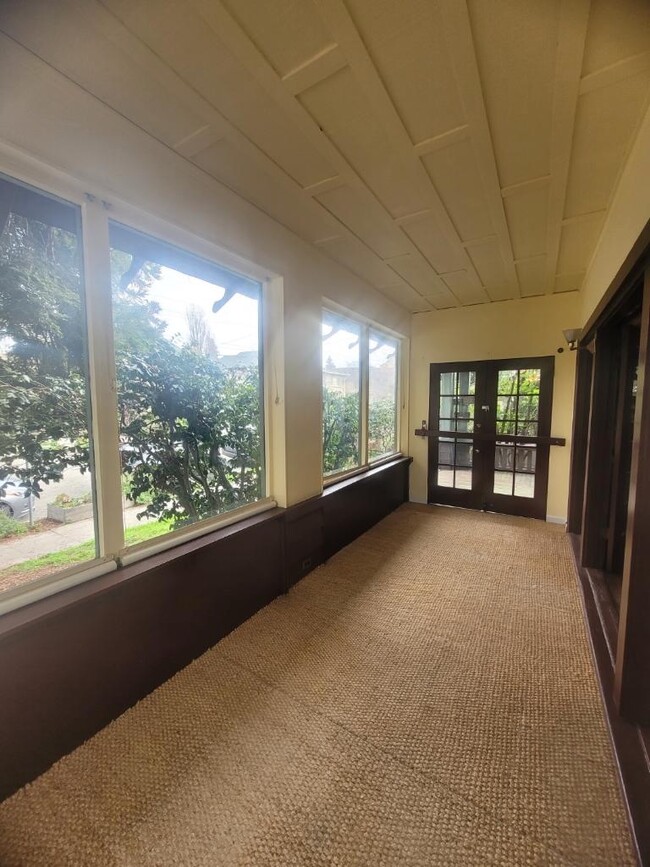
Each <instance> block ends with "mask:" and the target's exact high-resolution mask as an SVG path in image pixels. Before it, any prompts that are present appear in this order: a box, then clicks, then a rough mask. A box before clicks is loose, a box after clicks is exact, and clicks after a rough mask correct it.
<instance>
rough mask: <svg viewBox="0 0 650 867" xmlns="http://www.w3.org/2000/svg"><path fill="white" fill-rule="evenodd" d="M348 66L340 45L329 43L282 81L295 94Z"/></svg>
mask: <svg viewBox="0 0 650 867" xmlns="http://www.w3.org/2000/svg"><path fill="white" fill-rule="evenodd" d="M344 66H347V61H346V59H345V55H344V54H343V52H342V51H341V49H340V48H339V46H338V45H328V46H327V48H324V49H323V50H322V51H319V53H318V54H316V55H314V57H310V58H309V60H307V61H306V62H305V63H301V64H300V66H297V67H296V68H295V69H292V70H291V72H288V73H287V74H286V75H284V76H283V77H282V83H283V84H284V86H285V87H286V88H287V90H288V91H289V93H292V94H293V95H294V96H295V95H296V94H298V93H302V91H303V90H307V88H308V87H313V86H314V85H315V84H318V82H319V81H324V79H326V78H329V77H330V75H334V73H335V72H338V71H339V69H343V67H344Z"/></svg>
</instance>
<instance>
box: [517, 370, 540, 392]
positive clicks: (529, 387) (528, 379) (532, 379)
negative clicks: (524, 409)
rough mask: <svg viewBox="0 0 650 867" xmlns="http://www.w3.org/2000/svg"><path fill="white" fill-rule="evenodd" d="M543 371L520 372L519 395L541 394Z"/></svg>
mask: <svg viewBox="0 0 650 867" xmlns="http://www.w3.org/2000/svg"><path fill="white" fill-rule="evenodd" d="M541 375H542V371H541V370H539V368H536V369H534V370H533V369H531V370H520V371H519V393H520V394H539V383H540V378H541Z"/></svg>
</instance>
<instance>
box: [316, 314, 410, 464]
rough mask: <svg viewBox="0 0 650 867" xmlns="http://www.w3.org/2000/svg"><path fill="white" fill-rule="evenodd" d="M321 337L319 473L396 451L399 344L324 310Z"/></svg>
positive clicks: (375, 331) (373, 330) (392, 339)
mask: <svg viewBox="0 0 650 867" xmlns="http://www.w3.org/2000/svg"><path fill="white" fill-rule="evenodd" d="M322 335H323V337H322V340H323V347H322V361H323V472H324V474H325V475H332V474H334V473H339V472H342V471H344V470H349V469H354V468H355V467H358V466H360V465H362V464H363V463H365V462H367V461H373V460H377V459H378V458H380V457H383V456H384V455H389V454H392V453H394V452H395V451H397V415H398V414H397V355H398V347H399V344H398V341H397V340H396V339H395V338H392V337H389V336H388V335H386V334H383V333H382V332H380V331H377V330H375V329H369V328H368V327H367V326H365V325H362V324H361V323H359V322H355V321H354V320H352V319H348V318H347V317H344V316H341V315H340V314H337V313H333V312H331V311H328V310H326V311H324V312H323V324H322ZM362 362H363V363H362ZM362 377H366V379H365V382H366V386H365V388H364V389H362V387H361V384H362ZM362 392H363V393H364V394H366V395H367V400H366V402H365V404H364V402H363V401H362V399H361V394H362ZM362 418H364V419H365V425H364V427H365V429H366V430H367V440H366V441H365V442H361V430H362Z"/></svg>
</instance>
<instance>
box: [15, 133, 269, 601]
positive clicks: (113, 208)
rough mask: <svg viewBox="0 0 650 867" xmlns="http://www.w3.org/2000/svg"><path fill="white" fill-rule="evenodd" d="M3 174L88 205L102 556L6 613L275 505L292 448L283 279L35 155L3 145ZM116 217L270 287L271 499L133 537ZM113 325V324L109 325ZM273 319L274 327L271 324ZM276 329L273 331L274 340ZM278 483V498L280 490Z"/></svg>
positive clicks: (25, 594)
mask: <svg viewBox="0 0 650 867" xmlns="http://www.w3.org/2000/svg"><path fill="white" fill-rule="evenodd" d="M0 172H1V173H2V174H3V175H5V176H6V177H7V178H8V179H10V180H15V181H16V182H18V183H24V184H27V185H29V186H30V187H32V188H33V189H35V190H36V191H41V192H43V193H44V194H46V195H47V194H50V195H52V196H56V197H57V198H59V199H62V200H63V201H64V202H68V203H70V204H72V205H76V206H78V207H79V208H80V209H81V237H80V238H79V242H80V245H81V248H82V250H83V257H82V258H83V262H82V267H83V292H84V294H85V309H86V326H87V345H88V371H89V374H88V392H89V397H90V405H91V423H90V434H91V438H92V446H93V454H94V473H93V482H94V492H95V528H96V541H97V556H96V557H95V558H93V559H92V560H89V561H87V562H85V563H82V564H79V565H76V566H71V567H70V568H69V569H65V570H62V571H60V572H57V573H55V574H53V575H45V576H43V577H42V578H38V579H35V580H34V581H31V582H27V583H26V584H25V585H24V586H18V587H15V588H11V589H10V590H7V591H5V592H3V593H2V594H0V615H1V614H4V613H6V612H8V611H12V610H14V609H16V608H20V607H22V606H23V605H27V604H30V603H32V602H36V601H38V600H39V599H44V598H46V597H47V596H51V595H53V594H55V593H58V592H61V591H62V590H65V589H68V588H69V587H73V586H75V585H77V584H81V583H83V582H85V581H89V580H91V579H93V578H96V577H99V576H101V575H104V574H107V573H108V572H111V571H114V570H115V569H117V568H118V566H121V565H127V564H128V563H133V562H136V561H137V560H142V559H144V558H147V557H150V556H152V555H154V554H156V553H159V552H160V551H164V550H168V549H170V548H174V547H177V546H178V545H181V544H183V543H184V542H187V541H189V540H191V539H196V538H198V537H200V536H203V535H206V534H208V533H211V532H213V531H214V530H217V529H219V528H222V527H227V526H229V525H231V524H233V523H236V522H237V521H241V520H244V519H245V518H249V517H252V516H253V515H257V514H260V513H262V512H265V511H268V510H269V509H272V508H275V507H276V506H277V504H278V501H280V504H281V505H284V504H285V503H282V500H283V499H285V496H284V494H283V490H284V489H286V479H285V472H284V471H285V467H284V462H282V465H281V466H280V467H278V466H275V467H274V470H273V472H272V471H271V457H272V455H271V447H270V446H271V443H272V442H273V444H274V448H273V455H275V454H276V453H279V452H281V451H283V450H284V376H283V371H284V363H283V349H282V347H283V329H282V319H283V317H282V295H283V286H282V278H281V277H280V276H279V275H277V274H274V273H271V272H269V271H268V270H267V269H263V268H261V267H260V266H258V265H256V264H254V263H251V262H249V261H248V260H246V259H244V258H242V257H241V256H239V255H237V254H235V253H233V252H232V251H230V250H227V249H225V248H223V247H220V246H218V245H217V244H215V243H213V242H212V241H209V240H207V239H206V238H203V237H200V236H198V235H196V234H194V233H192V232H189V231H187V230H185V229H183V228H181V227H179V226H176V225H174V224H172V223H170V222H168V221H166V220H163V219H161V218H159V217H157V216H154V215H152V214H150V213H148V212H146V211H144V210H142V209H140V208H137V207H135V206H133V205H131V204H129V203H127V202H125V201H123V200H122V199H120V198H118V197H114V196H112V195H110V194H109V193H105V192H103V191H100V190H97V189H93V188H92V185H90V188H89V185H87V184H85V183H83V182H81V181H79V180H77V179H75V178H72V177H70V176H68V175H66V174H64V173H62V172H59V171H57V170H55V169H52V168H51V167H49V166H46V165H45V164H43V163H41V162H40V161H39V160H36V159H34V158H33V157H30V156H27V155H26V154H23V153H22V152H20V151H18V150H16V149H14V148H12V147H10V146H7V145H0ZM109 220H113V221H115V222H118V223H122V224H123V225H125V226H127V227H129V228H132V229H134V230H135V231H137V232H142V233H145V234H147V235H150V236H152V237H153V238H156V239H158V240H160V241H162V242H166V243H169V244H172V245H173V246H176V247H180V248H181V249H183V250H186V251H187V252H188V253H191V254H193V255H196V256H198V257H200V258H203V259H207V260H208V261H213V262H215V263H216V264H218V265H220V266H224V267H226V268H230V269H232V270H233V271H236V272H239V273H240V274H242V275H244V276H246V277H250V278H252V279H253V280H256V281H257V282H259V283H260V285H261V298H260V303H261V305H262V312H261V322H262V341H261V345H260V352H261V353H262V358H263V364H262V370H263V409H262V411H263V423H264V490H265V496H264V498H262V499H260V500H257V501H255V502H254V503H249V504H247V505H245V506H241V507H239V508H237V509H233V510H231V511H228V512H225V513H223V514H221V515H216V516H214V517H212V518H206V519H205V520H203V521H199V522H196V523H195V524H193V525H191V526H188V527H185V528H182V529H180V530H175V531H171V532H170V533H167V534H165V535H164V536H159V537H157V538H154V539H152V540H150V541H146V542H142V543H139V544H138V545H133V546H130V547H129V548H128V549H127V548H125V545H124V525H123V516H122V492H121V462H120V456H119V425H118V414H117V385H116V378H115V355H114V348H113V327H112V323H113V316H112V293H111V280H110V244H109V235H108V230H109ZM106 323H110V324H111V326H110V327H109V328H107V327H106ZM271 326H272V327H271ZM271 334H273V339H271ZM276 491H278V492H279V496H278V498H277V500H276V499H275V498H274V496H273V494H274V493H275V492H276Z"/></svg>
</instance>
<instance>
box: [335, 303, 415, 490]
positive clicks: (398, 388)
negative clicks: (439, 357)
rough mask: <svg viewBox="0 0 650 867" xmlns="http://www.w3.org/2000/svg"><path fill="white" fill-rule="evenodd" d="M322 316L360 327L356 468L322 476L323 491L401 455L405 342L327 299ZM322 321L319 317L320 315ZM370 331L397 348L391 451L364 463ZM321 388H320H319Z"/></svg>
mask: <svg viewBox="0 0 650 867" xmlns="http://www.w3.org/2000/svg"><path fill="white" fill-rule="evenodd" d="M322 313H332V314H334V315H336V316H341V317H343V318H345V319H348V320H350V321H351V322H354V323H355V324H357V325H358V326H359V327H360V329H361V330H360V338H359V398H360V424H359V435H360V441H359V464H358V465H357V466H355V467H349V468H347V469H345V470H341V471H340V472H334V473H328V474H327V475H324V474H323V488H328V487H330V485H333V484H336V482H341V481H343V480H344V479H348V478H350V477H352V476H356V475H359V473H363V472H365V471H366V470H369V469H373V468H374V467H379V466H381V465H382V464H386V463H389V462H390V461H394V460H395V458H398V457H400V456H401V455H402V454H403V450H402V442H403V438H404V431H403V419H404V417H405V410H406V405H405V394H406V386H405V383H404V375H405V371H406V364H405V356H406V352H407V341H406V338H405V337H404V335H402V334H399V332H397V331H393V330H392V329H390V328H387V327H386V326H385V325H380V324H379V323H378V322H375V321H374V320H372V319H368V318H367V317H364V316H361V315H359V314H358V313H355V312H354V311H353V310H348V309H347V308H345V307H343V306H341V305H340V304H337V303H336V302H334V301H330V300H328V299H325V298H324V299H323V304H322ZM321 319H322V314H321ZM371 331H374V332H377V333H379V334H384V335H386V337H390V338H391V339H392V340H395V341H396V344H397V358H396V364H395V368H396V371H395V415H396V417H395V451H393V452H389V453H387V454H385V455H380V456H379V457H378V458H375V459H373V460H369V459H368V418H369V410H370V405H369V380H370V355H369V335H370V332H371ZM321 353H322V340H321ZM321 371H322V357H321ZM321 383H322V373H321ZM321 388H322V385H321ZM322 407H323V402H322V400H321V426H320V427H321V432H322V429H323V418H322ZM322 466H323V441H322V435H321V470H322Z"/></svg>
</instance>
